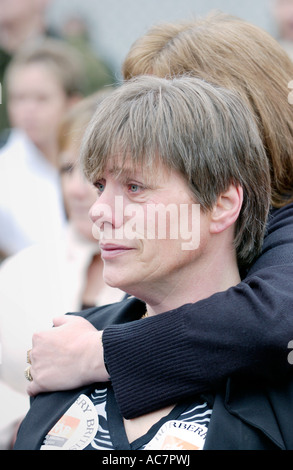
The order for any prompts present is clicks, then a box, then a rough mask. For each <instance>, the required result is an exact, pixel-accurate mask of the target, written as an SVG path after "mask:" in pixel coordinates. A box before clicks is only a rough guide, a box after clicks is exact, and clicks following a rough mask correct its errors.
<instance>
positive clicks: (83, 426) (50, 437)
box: [41, 394, 99, 450]
mask: <svg viewBox="0 0 293 470" xmlns="http://www.w3.org/2000/svg"><path fill="white" fill-rule="evenodd" d="M98 425H99V421H98V415H97V412H96V409H95V406H94V404H93V402H92V401H91V400H90V399H89V398H88V397H87V396H86V395H83V394H82V395H80V396H79V397H78V398H77V400H76V401H75V402H74V403H73V405H71V407H70V408H69V409H68V410H67V411H66V413H65V414H64V415H63V416H62V417H61V418H60V419H59V421H58V422H57V423H56V424H55V425H54V426H53V428H52V429H51V430H50V431H49V433H48V434H47V436H46V437H45V440H44V444H43V445H42V447H41V450H82V449H84V448H85V447H87V446H88V445H89V444H90V442H91V441H92V440H93V438H94V437H95V435H96V433H97V430H98Z"/></svg>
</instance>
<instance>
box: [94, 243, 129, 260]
mask: <svg viewBox="0 0 293 470" xmlns="http://www.w3.org/2000/svg"><path fill="white" fill-rule="evenodd" d="M100 250H101V256H102V258H103V259H105V260H107V259H111V258H115V256H119V255H123V254H125V253H128V252H129V251H130V250H133V248H131V247H129V246H124V245H115V244H112V243H108V244H105V243H100Z"/></svg>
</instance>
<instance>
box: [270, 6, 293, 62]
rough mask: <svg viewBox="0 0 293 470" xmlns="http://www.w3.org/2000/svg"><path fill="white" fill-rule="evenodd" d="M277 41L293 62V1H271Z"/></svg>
mask: <svg viewBox="0 0 293 470" xmlns="http://www.w3.org/2000/svg"><path fill="white" fill-rule="evenodd" d="M271 12H272V17H273V20H274V23H275V26H276V28H277V35H276V37H277V40H278V41H279V43H280V44H281V46H282V47H283V48H284V49H285V51H286V52H287V54H288V55H289V56H290V58H291V59H292V60H293V0H271Z"/></svg>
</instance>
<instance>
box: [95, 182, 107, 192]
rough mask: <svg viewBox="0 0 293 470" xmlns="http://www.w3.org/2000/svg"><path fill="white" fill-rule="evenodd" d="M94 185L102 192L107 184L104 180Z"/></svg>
mask: <svg viewBox="0 0 293 470" xmlns="http://www.w3.org/2000/svg"><path fill="white" fill-rule="evenodd" d="M94 186H95V188H96V189H97V190H98V193H99V194H101V193H102V192H103V191H104V189H105V184H104V183H103V182H102V181H96V182H95V183H94Z"/></svg>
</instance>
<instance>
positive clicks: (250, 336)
mask: <svg viewBox="0 0 293 470" xmlns="http://www.w3.org/2000/svg"><path fill="white" fill-rule="evenodd" d="M291 340H293V204H288V205H287V206H286V207H284V208H282V209H278V210H273V211H272V213H271V216H270V220H269V224H268V231H267V234H266V237H265V240H264V244H263V250H262V254H261V256H260V257H259V259H258V260H257V261H256V262H255V263H254V265H253V266H252V267H251V269H250V270H249V272H248V273H247V275H246V276H245V278H244V279H243V281H242V282H241V283H240V284H239V285H237V286H235V287H232V288H230V289H228V290H227V291H225V292H219V293H218V294H215V295H213V296H211V297H209V298H207V299H204V300H202V301H200V302H196V303H195V304H189V305H184V306H182V307H181V308H178V309H176V310H173V311H171V312H166V313H164V315H156V316H154V317H150V318H147V319H146V320H145V322H135V323H129V324H123V325H114V326H109V327H107V328H106V329H105V331H104V335H103V343H104V352H105V359H106V362H107V366H108V369H109V371H110V375H111V379H112V385H113V388H114V390H115V395H116V399H117V402H118V405H119V408H120V410H121V412H122V414H123V416H124V417H125V418H127V419H130V418H134V417H135V416H139V415H142V414H145V413H148V412H150V411H152V410H154V409H158V408H163V407H164V406H167V405H168V404H170V403H175V402H176V403H177V402H178V401H180V400H182V399H184V397H186V396H187V395H189V396H191V395H196V394H200V393H203V392H206V391H208V390H210V389H211V387H217V386H218V384H219V383H220V382H221V381H222V380H223V379H227V378H228V377H231V376H232V375H234V374H235V373H236V372H237V371H239V372H240V373H241V374H242V375H244V374H245V375H246V376H247V378H248V380H251V379H253V380H256V379H259V380H281V379H282V377H284V376H286V374H290V373H291V374H292V372H293V368H292V365H290V364H289V363H288V360H287V355H288V352H289V351H288V349H287V346H288V343H289V341H291ZM153 377H156V381H154V380H153ZM146 396H147V397H148V400H145V397H146Z"/></svg>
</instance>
